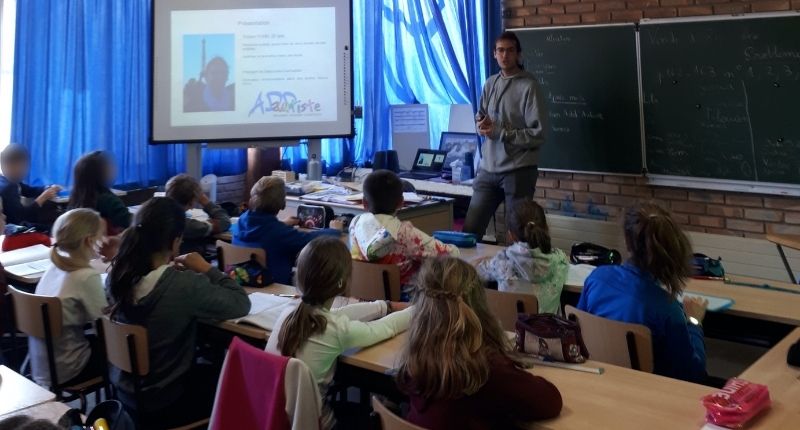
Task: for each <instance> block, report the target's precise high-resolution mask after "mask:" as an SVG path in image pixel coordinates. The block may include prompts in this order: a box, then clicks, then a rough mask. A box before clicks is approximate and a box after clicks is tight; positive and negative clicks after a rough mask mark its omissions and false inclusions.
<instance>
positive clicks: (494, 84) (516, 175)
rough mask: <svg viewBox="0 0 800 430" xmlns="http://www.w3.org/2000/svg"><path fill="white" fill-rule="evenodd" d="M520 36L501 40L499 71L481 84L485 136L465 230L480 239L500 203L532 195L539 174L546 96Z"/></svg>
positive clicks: (480, 125) (496, 48)
mask: <svg viewBox="0 0 800 430" xmlns="http://www.w3.org/2000/svg"><path fill="white" fill-rule="evenodd" d="M521 54H522V46H521V44H520V42H519V39H518V38H517V35H516V34H514V33H512V32H508V31H507V32H505V33H503V34H501V35H500V37H498V38H497V41H496V42H495V46H494V58H495V59H496V60H497V64H498V65H499V66H500V73H499V74H496V75H494V76H491V77H490V78H489V79H488V80H487V81H486V84H485V85H484V86H483V94H482V95H481V101H480V108H479V109H478V114H477V115H476V116H475V120H476V122H477V127H478V134H480V135H481V136H484V138H485V139H484V142H483V145H482V147H481V158H482V160H481V166H480V169H479V170H478V175H477V177H476V178H475V182H474V184H473V194H472V200H471V201H470V204H469V210H468V211H467V219H466V221H465V223H464V231H465V232H468V233H474V234H476V235H477V236H478V238H479V239H480V238H482V237H483V235H484V234H485V233H486V227H487V226H488V225H489V220H490V219H491V218H492V216H493V215H494V213H495V211H497V208H498V207H499V206H500V203H502V202H503V201H505V203H506V211H509V210H510V208H511V203H512V202H513V201H514V200H517V199H532V198H533V192H534V190H535V189H536V180H537V179H538V177H539V148H540V147H541V146H542V144H543V143H544V120H545V116H546V114H545V112H544V107H543V97H544V96H543V95H542V93H541V90H540V89H539V84H538V83H537V82H536V78H534V76H533V75H532V74H530V73H528V72H526V71H524V70H522V65H521V62H520V60H521Z"/></svg>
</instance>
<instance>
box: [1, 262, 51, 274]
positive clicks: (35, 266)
mask: <svg viewBox="0 0 800 430" xmlns="http://www.w3.org/2000/svg"><path fill="white" fill-rule="evenodd" d="M52 265H53V262H52V261H50V259H49V258H45V259H42V260H36V261H31V262H28V263H22V264H16V265H14V266H10V267H6V268H5V270H6V272H8V273H10V274H12V275H15V276H20V277H22V276H29V275H33V274H36V273H44V272H46V271H47V269H49V268H50V266H52Z"/></svg>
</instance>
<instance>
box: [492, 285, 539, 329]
mask: <svg viewBox="0 0 800 430" xmlns="http://www.w3.org/2000/svg"><path fill="white" fill-rule="evenodd" d="M485 291H486V303H487V304H488V305H489V310H490V311H491V312H492V313H493V314H494V316H496V317H497V318H498V319H499V320H500V325H502V326H503V330H506V331H514V330H515V329H516V324H517V316H518V315H519V314H538V313H539V300H538V299H537V298H536V296H534V295H533V294H524V293H510V292H505V291H497V290H491V289H488V288H485Z"/></svg>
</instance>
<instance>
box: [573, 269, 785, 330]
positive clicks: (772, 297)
mask: <svg viewBox="0 0 800 430" xmlns="http://www.w3.org/2000/svg"><path fill="white" fill-rule="evenodd" d="M731 280H733V281H736V282H745V283H750V284H756V285H761V284H765V283H766V284H769V285H771V286H773V287H780V288H788V289H792V290H796V291H798V292H800V286H799V285H794V284H790V283H786V282H778V281H766V280H763V279H755V278H747V277H744V276H731ZM564 288H565V289H566V290H567V291H570V292H573V293H580V292H581V291H583V285H565V286H564ZM686 291H688V292H692V293H699V294H705V295H707V296H717V297H727V298H731V299H733V301H734V303H733V306H731V307H730V308H729V309H727V310H725V312H726V313H728V314H731V315H736V316H742V317H748V318H755V319H759V320H764V321H773V322H779V323H783V324H789V325H795V326H800V294H792V293H787V292H784V291H771V290H767V289H762V288H753V287H745V286H741V285H732V284H726V283H725V282H723V281H709V280H700V279H690V280H689V283H688V284H687V286H686Z"/></svg>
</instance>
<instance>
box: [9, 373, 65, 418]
mask: <svg viewBox="0 0 800 430" xmlns="http://www.w3.org/2000/svg"><path fill="white" fill-rule="evenodd" d="M0 378H2V379H0V417H1V416H3V415H6V414H11V413H14V412H17V411H19V410H22V409H25V408H30V407H31V406H36V405H40V404H42V403H45V402H49V401H51V400H53V399H55V398H56V395H55V394H53V393H51V392H50V391H47V390H45V389H44V388H42V387H40V386H38V385H36V384H35V383H34V382H33V381H31V380H30V379H28V378H26V377H24V376H22V375H20V374H19V373H17V372H14V371H13V370H11V369H9V368H8V367H6V366H0Z"/></svg>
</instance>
